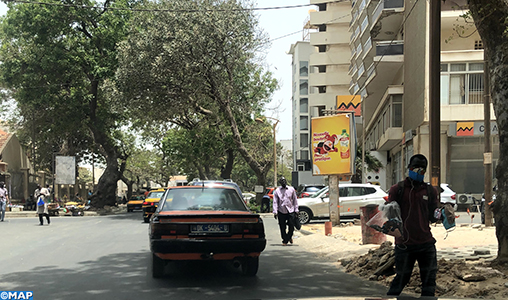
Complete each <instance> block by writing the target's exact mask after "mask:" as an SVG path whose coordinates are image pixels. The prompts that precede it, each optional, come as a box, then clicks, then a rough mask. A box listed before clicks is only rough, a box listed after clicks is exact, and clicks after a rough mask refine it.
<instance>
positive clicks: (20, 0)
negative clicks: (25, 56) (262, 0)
mask: <svg viewBox="0 0 508 300" xmlns="http://www.w3.org/2000/svg"><path fill="white" fill-rule="evenodd" d="M343 1H345V0H338V1H333V2H331V3H335V2H343ZM6 3H24V4H34V5H46V6H60V7H73V8H83V9H108V10H123V11H133V12H176V13H193V12H203V11H205V12H215V11H217V12H228V11H262V10H279V9H292V8H300V7H308V6H314V5H315V4H310V3H309V4H298V5H286V6H273V7H252V8H237V9H221V8H214V9H157V8H153V9H148V8H130V7H111V6H93V5H80V4H66V3H50V2H41V1H29V0H6Z"/></svg>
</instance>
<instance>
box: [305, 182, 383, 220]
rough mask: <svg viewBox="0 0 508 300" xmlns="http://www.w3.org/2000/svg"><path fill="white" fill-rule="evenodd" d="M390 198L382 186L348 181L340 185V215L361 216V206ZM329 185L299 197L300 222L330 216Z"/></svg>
mask: <svg viewBox="0 0 508 300" xmlns="http://www.w3.org/2000/svg"><path fill="white" fill-rule="evenodd" d="M387 199H388V194H386V193H385V192H384V191H383V190H382V189H381V187H380V186H378V185H373V184H370V183H366V184H362V183H346V184H340V185H339V206H340V209H339V210H340V211H339V213H340V216H341V217H344V218H346V217H347V218H352V217H359V216H360V207H362V206H366V205H368V204H378V205H380V204H383V203H385V202H386V200H387ZM329 202H330V198H329V187H324V188H322V189H321V190H319V191H318V192H317V193H315V194H313V195H312V196H310V197H305V198H299V199H298V207H299V211H300V214H299V217H300V223H302V224H306V223H309V222H310V220H313V219H323V218H329V217H330V209H329Z"/></svg>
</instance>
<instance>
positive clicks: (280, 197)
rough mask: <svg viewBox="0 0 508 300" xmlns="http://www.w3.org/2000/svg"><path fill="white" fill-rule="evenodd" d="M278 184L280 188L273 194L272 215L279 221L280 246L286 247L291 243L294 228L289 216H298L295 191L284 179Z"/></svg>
mask: <svg viewBox="0 0 508 300" xmlns="http://www.w3.org/2000/svg"><path fill="white" fill-rule="evenodd" d="M279 184H280V187H278V188H277V189H276V190H275V191H274V192H273V215H274V217H275V219H278V220H279V228H280V235H281V237H282V245H283V246H287V244H288V243H291V244H292V243H293V232H294V230H295V228H294V225H293V222H292V221H291V214H292V213H296V215H297V216H298V200H297V199H296V191H295V189H294V188H293V187H292V186H288V185H287V181H286V178H284V177H281V178H280V179H279ZM286 229H287V231H286Z"/></svg>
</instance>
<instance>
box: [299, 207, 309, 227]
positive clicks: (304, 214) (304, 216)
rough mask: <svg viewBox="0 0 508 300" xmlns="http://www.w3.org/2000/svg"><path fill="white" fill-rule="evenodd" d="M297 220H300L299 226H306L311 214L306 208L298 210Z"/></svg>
mask: <svg viewBox="0 0 508 300" xmlns="http://www.w3.org/2000/svg"><path fill="white" fill-rule="evenodd" d="M298 218H299V219H300V224H307V223H309V222H310V220H311V219H312V212H311V211H310V209H308V208H300V212H299V213H298Z"/></svg>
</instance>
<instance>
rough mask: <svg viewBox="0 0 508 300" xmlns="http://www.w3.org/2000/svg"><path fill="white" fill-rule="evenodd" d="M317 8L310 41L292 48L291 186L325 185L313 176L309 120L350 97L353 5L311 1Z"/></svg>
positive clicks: (311, 13) (319, 177) (312, 13)
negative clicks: (340, 97)
mask: <svg viewBox="0 0 508 300" xmlns="http://www.w3.org/2000/svg"><path fill="white" fill-rule="evenodd" d="M310 3H311V4H315V5H316V8H317V9H316V10H315V11H311V12H310V13H309V14H310V19H309V20H308V22H307V23H306V25H305V28H306V29H313V30H312V31H313V32H310V34H309V36H308V37H309V38H308V40H307V39H305V38H304V41H301V42H297V43H295V44H293V45H291V49H290V51H289V54H291V55H292V56H293V64H292V65H293V66H292V67H293V151H294V152H293V160H294V169H293V170H294V172H293V182H292V184H293V185H295V186H297V185H298V184H301V183H324V180H325V178H324V177H323V176H313V175H312V148H311V147H310V143H311V136H310V132H311V128H310V126H311V125H310V124H311V122H310V120H311V118H313V117H318V116H323V115H325V111H326V110H333V109H337V96H339V95H349V85H350V81H351V76H350V75H349V74H348V68H349V65H350V62H349V57H350V50H349V32H348V30H349V23H350V21H351V2H350V1H343V2H337V1H332V0H329V1H326V0H310Z"/></svg>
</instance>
